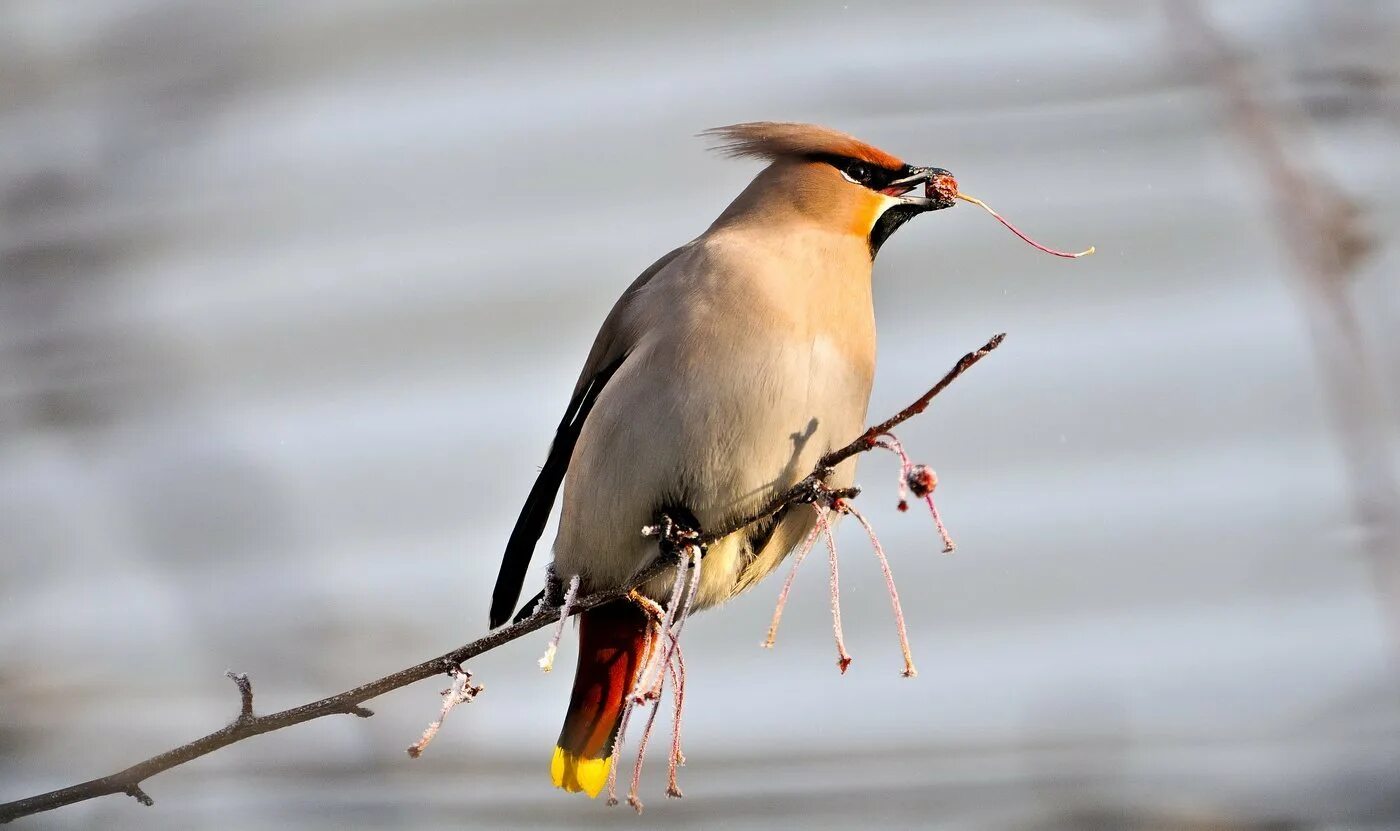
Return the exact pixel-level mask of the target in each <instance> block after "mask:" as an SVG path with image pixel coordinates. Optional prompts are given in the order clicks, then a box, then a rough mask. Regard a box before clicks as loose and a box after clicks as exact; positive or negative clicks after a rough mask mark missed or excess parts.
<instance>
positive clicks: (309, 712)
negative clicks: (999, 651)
mask: <svg viewBox="0 0 1400 831" xmlns="http://www.w3.org/2000/svg"><path fill="white" fill-rule="evenodd" d="M1004 337H1005V335H1004V334H999V335H996V336H995V337H993V338H992V339H991V340H989V341H987V343H986V344H985V345H984V346H983V347H982V348H981V349H978V350H977V351H976V352H970V353H968V354H967V355H964V356H963V357H962V359H961V360H959V361H958V363H957V364H956V365H955V366H954V367H953V368H952V369H951V370H949V372H948V373H947V374H946V375H944V376H943V378H942V379H941V380H940V381H939V382H938V383H937V384H935V385H934V386H933V387H932V388H930V389H929V390H928V392H926V393H924V394H923V395H922V396H920V397H919V399H918V400H916V401H915V402H914V403H913V404H911V405H909V406H908V407H906V408H904V409H903V410H901V411H900V412H899V413H897V414H896V415H895V416H893V417H892V418H890V419H888V420H887V421H885V422H884V423H882V424H878V425H876V426H874V427H871V428H870V429H869V430H867V431H865V433H863V434H861V436H860V437H859V438H857V439H856V440H855V441H853V442H851V443H850V444H848V445H846V446H845V447H843V448H841V449H839V450H836V451H833V452H832V453H828V454H827V455H826V456H825V457H823V458H822V460H821V461H820V462H819V463H818V465H817V466H816V468H815V469H814V470H813V471H812V472H811V473H810V474H808V476H807V477H805V478H804V479H803V480H802V481H801V482H799V483H798V484H797V485H794V486H793V487H792V488H789V489H788V490H787V491H784V492H783V493H782V494H779V495H778V496H776V497H774V498H773V499H772V500H770V501H769V502H768V503H766V504H765V505H764V507H763V508H762V509H760V511H759V512H758V513H755V514H753V515H751V516H749V517H745V518H743V519H740V520H736V521H735V522H732V523H730V524H729V525H727V526H725V527H724V528H722V529H721V530H719V531H714V532H709V533H706V534H702V535H699V536H698V537H697V538H696V539H695V540H693V542H695V543H696V544H698V545H708V544H710V543H713V542H715V541H717V540H719V539H722V538H724V537H726V536H728V535H729V534H732V533H734V532H735V531H738V530H741V529H743V528H745V527H747V526H748V525H751V524H752V523H754V522H757V521H759V520H761V519H765V518H767V517H768V516H771V515H772V514H774V513H776V512H778V511H779V510H781V509H782V508H783V507H785V506H787V505H789V504H799V503H801V504H811V503H813V502H815V501H816V500H818V499H830V498H844V499H849V498H852V497H854V496H855V495H856V494H857V493H859V489H857V488H842V489H837V490H832V489H827V488H825V486H824V483H825V481H826V479H827V477H829V476H830V475H831V473H832V468H833V467H834V466H835V465H837V464H839V463H840V462H842V461H844V460H846V459H849V458H850V457H852V456H854V455H856V454H857V453H863V452H865V451H867V450H869V449H871V448H872V447H874V446H875V438H876V437H878V436H879V435H880V434H882V433H885V432H888V431H889V430H891V429H892V428H894V427H895V426H897V425H899V424H902V423H903V422H905V421H907V420H909V419H910V418H912V417H913V416H915V415H917V414H919V413H921V412H923V411H924V409H925V408H926V407H928V404H929V402H930V401H932V400H933V398H934V397H935V396H937V395H938V394H939V393H941V392H942V391H943V390H944V389H946V388H947V386H948V385H949V384H951V383H952V382H953V381H954V380H956V379H957V377H958V376H960V375H962V374H963V373H964V372H966V371H967V370H968V369H969V368H970V367H971V366H972V365H973V364H975V363H977V362H978V361H979V360H981V359H982V358H983V357H985V356H986V355H987V353H989V352H991V351H992V350H993V349H996V348H997V347H998V346H999V345H1001V342H1002V339H1003V338H1004ZM819 484H820V485H822V487H821V488H818V487H817V485H819ZM672 568H677V569H679V568H680V563H679V562H678V561H677V560H676V559H675V558H668V557H658V558H657V559H656V560H654V561H653V562H651V563H650V564H648V565H647V566H646V567H645V568H643V569H641V570H639V571H638V572H637V573H636V574H635V575H633V577H632V579H630V580H628V581H626V582H625V583H624V584H623V585H620V586H615V587H613V588H610V589H603V590H600V591H595V592H592V593H591V594H588V595H585V596H583V597H580V598H578V599H577V600H576V601H575V602H574V605H573V609H571V610H570V614H571V615H576V614H580V613H582V612H586V611H588V610H589V609H593V608H596V607H598V606H601V605H603V604H604V603H611V602H613V601H614V600H621V599H623V598H625V597H627V596H628V594H629V593H630V592H632V590H633V589H635V588H637V587H639V586H642V585H644V584H645V583H648V582H650V581H651V580H652V579H654V578H656V577H659V576H660V575H662V574H664V573H666V572H667V571H668V570H669V569H672ZM542 605H543V604H542ZM558 620H559V611H558V610H557V609H552V608H537V609H536V610H534V611H533V612H532V613H531V614H530V616H529V617H526V618H524V619H523V620H520V621H518V622H516V623H513V624H511V625H509V626H504V627H502V628H500V629H497V630H496V631H494V632H492V633H490V634H488V635H486V636H485V637H483V638H478V639H477V640H474V641H472V642H471V643H468V644H465V645H463V646H460V647H458V648H456V649H454V650H452V651H451V652H448V653H447V654H445V655H439V656H438V657H436V658H430V659H428V660H426V661H423V662H422V663H419V664H415V665H414V666H411V667H408V668H406V669H401V670H399V671H398V672H394V673H391V674H389V675H386V676H384V677H383V678H378V679H376V680H374V681H370V682H368V683H365V684H361V685H359V686H357V687H354V688H352V689H349V690H346V691H344V692H342V693H338V694H336V695H332V696H329V697H326V698H322V699H320V700H319V701H313V702H310V703H309V704H303V705H301V706H299V707H292V708H290V709H287V710H282V711H280V712H276V713H269V714H268V715H265V716H259V715H254V714H253V712H252V685H251V683H250V684H249V685H248V687H247V692H246V693H245V692H244V686H243V684H242V683H241V682H239V681H238V679H237V678H235V679H234V681H235V683H237V684H238V686H239V696H240V707H239V715H238V717H237V718H236V719H235V720H234V721H233V722H231V723H230V724H229V725H228V726H226V727H224V728H223V729H221V730H216V731H214V732H213V733H210V734H208V735H207V736H204V737H202V738H199V739H196V740H194V741H192V742H190V743H188V744H184V745H181V746H179V747H176V748H173V749H171V750H167V751H165V752H163V753H160V754H157V755H155V756H152V757H151V758H149V759H146V760H145V761H142V762H138V763H137V764H135V765H132V766H131V767H128V768H126V769H124V770H120V771H117V772H116V773H112V774H109V775H107V776H103V777H100V778H98V779H91V780H88V781H86V782H82V783H79V784H77V785H71V786H69V787H66V788H60V789H58V790H54V791H49V792H48V793H42V794H38V795H36V796H30V797H26V798H24V799H17V800H15V801H13V802H6V803H0V824H4V823H7V822H10V821H12V820H15V819H18V818H20V817H24V816H29V815H30V814H37V813H39V812H41V811H51V810H53V809H54V808H61V807H63V806H64V805H71V804H73V803H75V802H82V801H84V800H88V799H95V798H96V797H99V796H107V795H110V794H127V795H129V796H131V797H133V798H135V799H137V800H138V801H140V802H141V803H142V804H145V805H151V804H153V800H151V798H150V796H149V795H147V794H146V792H145V791H144V790H142V788H141V783H142V782H144V781H145V780H147V779H150V778H151V777H152V776H155V775H156V774H158V773H163V772H165V771H167V770H170V769H171V768H173V767H176V766H178V765H183V764H185V763H187V762H190V761H193V760H195V759H198V758H199V757H201V756H205V755H208V754H210V753H213V752H214V751H215V750H218V749H220V748H223V747H228V746H229V745H231V744H234V743H235V742H240V741H243V740H244V739H248V738H252V737H253V736H260V735H262V734H264V733H271V732H273V731H274V730H281V729H283V728H286V727H291V726H293V725H296V724H302V723H304V722H308V721H312V720H313V719H318V718H324V717H326V716H333V715H354V716H359V717H360V718H368V717H370V716H372V715H374V713H373V711H371V710H369V709H367V708H365V707H363V706H362V705H363V704H364V702H366V701H369V700H370V699H373V698H377V697H379V696H381V695H383V694H385V693H387V692H390V691H392V690H397V689H399V688H401V687H406V686H408V685H409V684H413V683H415V682H418V681H422V680H424V679H426V678H431V677H433V676H435V675H441V674H443V673H448V674H451V673H452V672H453V670H454V669H457V668H459V667H461V666H462V665H463V664H465V663H466V662H467V661H469V660H470V659H472V658H475V657H477V656H478V655H481V654H483V653H486V652H490V651H491V650H493V649H496V648H497V647H500V646H503V645H505V644H507V643H510V642H511V641H514V640H516V639H518V638H521V637H524V636H525V635H528V634H530V633H531V632H535V631H537V630H540V629H543V628H544V627H546V626H548V625H550V624H551V623H556V622H557V621H558ZM662 677H663V679H664V673H663V676H662Z"/></svg>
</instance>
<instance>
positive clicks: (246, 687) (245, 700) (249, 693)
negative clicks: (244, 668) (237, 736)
mask: <svg viewBox="0 0 1400 831" xmlns="http://www.w3.org/2000/svg"><path fill="white" fill-rule="evenodd" d="M224 675H226V676H228V679H229V680H230V681H232V682H233V683H234V684H236V685H237V686H238V697H239V699H240V700H241V702H240V706H239V709H238V718H237V719H236V720H235V723H236V724H244V723H246V722H249V721H252V720H253V682H252V681H250V680H248V673H246V672H234V671H233V670H228V671H227V672H225V673H224Z"/></svg>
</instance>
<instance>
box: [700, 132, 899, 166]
mask: <svg viewBox="0 0 1400 831" xmlns="http://www.w3.org/2000/svg"><path fill="white" fill-rule="evenodd" d="M700 135H701V136H702V137H703V138H708V139H713V140H715V142H716V143H715V145H714V149H715V150H716V151H718V152H720V153H722V154H724V155H726V156H729V157H730V158H750V159H766V160H769V161H773V160H775V159H780V158H784V157H804V156H843V157H845V158H850V159H860V160H861V161H864V162H869V163H871V164H873V165H877V166H879V167H883V168H887V169H889V170H898V169H899V168H901V167H903V166H904V162H903V161H902V160H901V159H899V158H897V157H895V156H891V155H890V154H889V153H886V152H885V151H883V150H881V149H880V148H878V147H873V146H871V145H869V144H866V143H865V142H863V141H861V140H860V139H858V138H856V137H854V136H848V135H846V134H845V133H842V132H840V131H839V130H833V129H831V128H829V127H822V126H820V125H817V124H798V123H795V122H791V121H751V122H748V123H746V124H731V125H729V126H728V127H713V128H711V129H709V130H706V131H704V132H702V133H701V134H700Z"/></svg>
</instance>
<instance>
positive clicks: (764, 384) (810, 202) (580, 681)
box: [490, 121, 953, 797]
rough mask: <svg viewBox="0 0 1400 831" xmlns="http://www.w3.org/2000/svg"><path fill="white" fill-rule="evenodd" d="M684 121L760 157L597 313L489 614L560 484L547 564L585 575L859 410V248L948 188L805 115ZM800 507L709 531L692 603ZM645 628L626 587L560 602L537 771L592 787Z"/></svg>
mask: <svg viewBox="0 0 1400 831" xmlns="http://www.w3.org/2000/svg"><path fill="white" fill-rule="evenodd" d="M701 136H702V137H705V138H707V139H710V140H711V141H712V143H713V144H714V149H716V150H717V151H718V152H719V153H721V154H722V155H724V156H727V157H731V158H737V159H754V160H758V161H761V162H766V166H765V167H764V168H763V169H762V170H761V171H760V172H759V173H758V174H757V175H756V176H755V177H754V178H753V180H752V181H751V182H750V183H749V185H748V186H747V187H746V188H745V189H744V190H743V191H742V192H741V193H740V194H739V195H738V196H737V197H736V198H735V199H734V200H733V202H731V203H730V204H729V206H728V207H727V208H725V209H724V210H723V212H721V213H720V215H719V217H718V218H717V219H715V220H714V222H713V223H712V224H711V225H710V226H709V228H707V229H706V230H705V232H704V233H702V234H700V236H698V237H696V238H695V239H693V240H691V241H690V242H688V243H685V244H684V245H681V246H680V247H678V248H676V249H675V250H673V251H671V252H670V253H668V254H666V255H665V256H663V257H661V258H660V259H659V260H657V261H656V262H655V263H654V264H652V265H651V267H649V268H647V269H646V270H645V271H643V272H642V274H641V276H639V277H637V278H636V279H635V280H634V281H633V282H632V284H631V285H630V286H628V287H627V289H626V290H625V291H623V293H622V295H621V297H620V298H619V299H618V300H617V302H616V304H615V305H614V306H613V307H612V310H611V312H609V314H608V315H607V317H606V319H605V320H604V321H603V324H602V328H601V329H600V330H599V332H598V335H597V337H596V338H595V340H594V342H593V346H592V348H591V350H590V351H589V353H588V357H587V359H586V360H585V362H584V366H583V370H582V372H581V373H580V374H579V376H578V381H577V383H576V384H575V386H574V389H573V394H572V396H571V398H570V400H569V403H568V406H567V408H566V410H565V413H564V416H563V418H562V420H561V421H560V422H559V426H558V429H557V430H556V433H555V436H554V440H553V442H552V443H551V445H550V448H549V452H548V456H547V458H546V460H545V463H544V465H543V467H542V468H541V469H540V472H539V475H538V478H537V479H536V481H535V484H534V486H533V487H532V488H531V490H530V493H529V495H528V497H527V499H526V501H525V504H524V506H523V507H522V508H521V511H520V515H519V518H518V519H517V521H516V524H515V527H514V529H513V531H512V532H511V536H510V538H509V541H508V542H507V545H506V549H505V553H504V556H503V558H502V562H501V567H500V572H499V574H498V577H497V580H496V585H495V590H494V592H493V595H492V604H491V614H490V623H491V626H492V627H493V628H495V627H498V626H500V625H502V624H504V623H506V622H507V621H509V620H510V619H511V616H512V612H513V611H514V609H515V607H516V604H517V603H518V602H519V599H520V594H521V589H522V587H523V585H524V580H525V575H526V570H527V567H528V566H529V563H530V560H531V557H532V554H533V551H534V549H535V547H536V545H537V542H538V540H539V538H540V536H541V534H542V532H543V530H544V527H545V524H546V521H547V519H548V517H549V515H550V513H551V511H552V509H553V506H554V503H555V501H556V498H557V497H558V494H559V490H560V486H561V483H562V486H563V505H562V508H561V511H560V519H559V527H558V532H557V535H556V537H555V540H554V545H553V554H554V561H553V565H552V575H553V576H554V578H555V579H557V580H559V581H568V580H571V579H572V578H573V577H575V576H577V577H578V579H579V586H580V587H581V589H580V590H581V591H584V592H592V591H599V590H604V589H609V588H614V587H618V586H623V585H625V584H626V583H627V581H628V580H629V578H631V577H632V575H634V574H636V573H637V572H638V571H639V570H640V569H641V568H643V567H645V566H646V565H647V564H648V563H650V562H651V561H652V560H653V559H654V558H655V557H657V556H658V551H659V549H658V543H657V541H656V540H655V539H648V538H646V537H644V536H643V535H642V533H641V529H642V527H643V526H645V525H647V524H649V523H652V522H654V521H655V520H656V519H657V517H659V516H661V515H665V516H667V517H670V518H673V519H675V520H677V521H679V522H681V523H682V524H684V525H688V526H690V527H691V528H692V529H703V528H722V527H725V524H726V523H727V522H732V521H734V520H735V519H738V518H742V517H744V516H748V515H749V514H750V513H751V512H752V511H754V510H756V509H757V508H758V507H760V506H761V505H762V503H764V502H765V501H766V500H768V499H769V498H771V497H772V496H774V495H775V494H778V493H781V492H782V491H784V490H786V489H788V488H789V487H790V486H792V485H793V484H795V483H796V482H798V481H799V480H801V479H802V478H803V477H804V476H805V475H806V474H807V473H808V472H809V471H810V470H811V469H812V467H813V466H814V464H815V463H816V462H817V460H818V459H819V458H820V457H821V456H822V455H823V454H825V453H826V452H827V451H829V450H831V449H833V448H835V447H839V446H841V445H842V444H844V443H845V442H847V441H849V440H850V439H851V438H853V437H855V436H856V435H858V434H859V433H860V432H861V431H862V430H863V429H864V423H865V417H866V409H867V406H868V404H869V400H870V389H871V384H872V381H873V378H874V372H875V317H874V308H873V303H872V296H871V291H872V289H871V273H872V269H873V264H874V260H875V256H876V254H878V253H879V251H880V249H881V247H882V246H883V245H884V243H885V242H886V241H887V240H888V239H889V237H890V235H891V234H893V233H894V232H895V231H896V230H897V229H898V228H900V227H901V226H902V225H904V224H905V223H906V222H908V221H909V220H910V219H912V218H914V217H915V216H918V215H919V214H922V213H926V212H929V211H934V210H941V209H943V208H947V207H950V206H951V205H952V204H953V201H952V199H951V198H949V197H948V196H947V194H945V193H942V192H939V191H937V190H936V189H933V188H925V191H924V193H923V194H920V193H918V192H917V191H916V189H917V188H919V186H921V185H926V184H927V183H930V182H933V181H935V180H937V178H938V177H940V176H950V175H951V174H948V171H946V170H944V169H942V168H937V167H919V166H914V165H910V164H907V163H905V162H904V161H902V160H901V159H900V158H898V157H896V156H894V155H892V154H890V153H887V152H885V151H883V150H880V149H879V148H877V147H875V146H873V145H871V144H867V143H866V142H864V141H861V140H859V139H856V138H854V137H853V136H850V135H847V134H846V133H842V132H839V131H837V130H833V129H830V128H827V127H822V126H818V125H814V124H800V123H793V122H775V121H763V122H749V123H743V124H733V125H730V126H727V127H717V128H713V129H710V130H706V131H704V132H703V133H701ZM855 461H856V460H855V459H850V460H847V461H846V462H843V463H842V464H840V465H839V466H837V467H836V469H835V471H834V473H833V475H832V476H831V477H830V479H829V480H828V482H829V484H830V485H831V486H832V487H833V488H842V487H847V486H849V485H850V484H851V483H852V482H853V480H854V475H855ZM816 521H817V514H816V509H815V508H814V507H813V506H812V505H808V504H793V505H789V506H788V507H786V508H784V509H782V510H781V511H779V512H778V513H777V514H775V515H774V516H772V517H769V518H768V519H766V520H764V521H761V522H757V523H754V524H752V525H749V526H747V527H746V528H744V529H742V530H740V531H737V532H735V533H732V534H730V535H729V536H727V537H724V538H723V539H721V540H719V541H717V542H715V543H713V544H712V545H710V546H709V547H708V550H707V551H706V552H705V555H704V568H703V570H702V573H701V579H700V582H699V585H698V588H697V590H696V594H695V596H694V599H693V602H692V608H693V609H694V610H701V609H706V608H710V607H714V606H717V605H719V604H722V603H724V602H725V601H726V600H728V599H730V598H732V597H734V596H735V595H737V594H739V593H740V592H743V591H744V590H746V589H747V588H749V587H751V586H753V585H754V584H755V583H757V582H758V581H759V580H761V579H762V578H763V577H764V576H765V575H767V574H769V573H770V572H772V571H773V570H774V569H775V568H777V566H778V565H779V564H780V563H781V562H782V561H783V559H784V558H785V557H786V556H787V555H788V554H789V553H790V552H792V551H793V549H794V548H796V547H797V546H798V545H799V544H800V543H801V542H802V540H804V539H805V538H806V537H807V535H808V534H809V533H810V532H811V530H812V529H813V527H814V525H815V523H816ZM672 574H674V572H672ZM673 583H674V577H673V576H669V575H665V574H663V575H662V576H659V577H656V578H654V579H653V580H651V581H650V582H648V583H646V584H644V585H642V586H640V587H639V588H638V591H639V592H640V594H641V595H642V596H644V597H646V598H650V599H652V600H654V601H660V602H664V601H665V599H666V598H668V597H669V596H670V594H671V587H672V585H673ZM536 600H538V598H536ZM531 608H532V604H526V606H525V607H524V609H522V610H521V615H524V614H525V613H526V612H527V611H528V610H529V609H531ZM647 627H648V618H647V616H646V612H645V611H644V610H643V609H642V608H641V606H640V605H639V604H637V603H635V602H632V601H631V600H626V599H624V600H617V601H613V602H610V603H607V604H604V605H601V606H597V607H594V608H591V609H588V610H586V611H584V612H582V613H581V614H580V615H579V623H578V638H579V649H578V665H577V669H576V670H575V675H574V682H573V688H572V692H571V696H570V701H569V708H568V711H567V714H566V716H565V720H564V725H563V728H562V730H561V731H560V734H559V739H558V743H557V745H556V747H555V750H554V755H553V757H552V759H551V764H550V771H551V778H552V780H553V782H554V784H555V785H556V786H557V787H559V788H562V789H564V790H566V791H573V792H578V791H583V792H586V793H587V794H588V795H589V796H590V797H596V796H597V795H598V793H599V791H600V790H602V787H603V785H604V783H605V782H606V780H607V778H608V773H609V768H610V765H611V757H612V751H613V745H614V743H615V742H616V740H617V733H618V728H619V722H620V720H621V717H622V712H623V709H624V707H625V701H626V698H627V696H628V693H629V692H630V691H631V689H632V686H633V684H634V682H635V680H636V676H637V673H638V670H639V666H640V665H641V664H642V663H643V660H644V655H643V652H644V650H645V649H646V648H647V631H648V630H647Z"/></svg>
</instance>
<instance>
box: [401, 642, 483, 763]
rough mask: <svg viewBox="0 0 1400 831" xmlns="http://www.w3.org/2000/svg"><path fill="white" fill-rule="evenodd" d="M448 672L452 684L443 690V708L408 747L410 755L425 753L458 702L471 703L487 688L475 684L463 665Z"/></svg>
mask: <svg viewBox="0 0 1400 831" xmlns="http://www.w3.org/2000/svg"><path fill="white" fill-rule="evenodd" d="M448 674H449V675H451V676H452V686H450V687H448V688H447V689H445V690H443V691H442V710H441V711H440V712H439V713H438V717H437V719H436V720H434V721H433V722H432V723H431V724H429V725H428V727H427V729H425V730H424V731H423V735H422V736H421V737H419V739H418V741H416V742H414V743H413V744H412V745H410V746H409V748H408V755H409V756H412V757H413V758H415V759H417V758H418V757H419V756H422V755H423V751H424V750H425V749H427V747H428V743H429V742H431V741H432V740H433V737H434V736H436V735H437V733H438V730H439V729H441V727H442V723H443V722H444V721H446V720H447V714H448V713H450V712H452V708H453V707H456V706H457V705H458V704H470V703H471V702H472V700H473V699H475V698H476V697H477V696H478V695H480V694H481V691H482V690H484V689H486V688H485V687H483V686H481V685H473V684H472V674H471V673H470V672H468V671H467V670H465V669H463V668H462V667H461V666H457V665H454V666H453V667H452V669H451V670H449V672H448Z"/></svg>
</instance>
